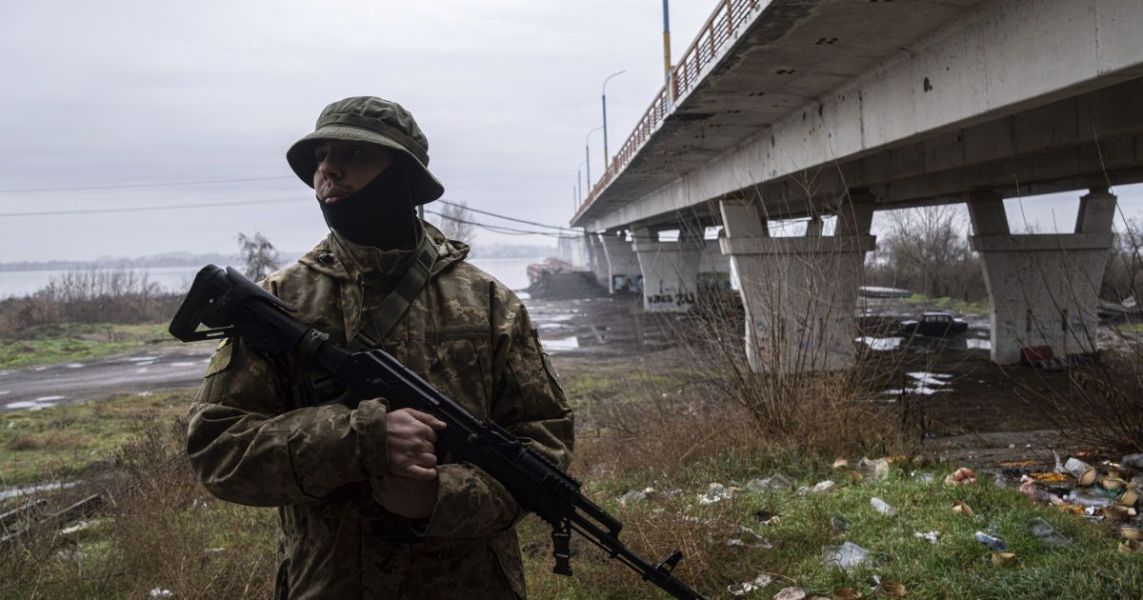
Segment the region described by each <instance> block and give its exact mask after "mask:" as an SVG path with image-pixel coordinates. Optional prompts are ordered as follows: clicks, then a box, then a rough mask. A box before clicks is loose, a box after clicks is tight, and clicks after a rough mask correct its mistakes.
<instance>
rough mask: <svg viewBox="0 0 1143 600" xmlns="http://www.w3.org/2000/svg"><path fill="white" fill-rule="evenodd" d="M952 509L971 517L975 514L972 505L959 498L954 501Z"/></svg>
mask: <svg viewBox="0 0 1143 600" xmlns="http://www.w3.org/2000/svg"><path fill="white" fill-rule="evenodd" d="M952 511H953V512H954V513H956V514H958V515H964V516H966V517H971V516H972V515H973V513H972V507H971V506H969V505H968V504H966V503H965V502H964V501H963V500H957V501H956V502H953V505H952Z"/></svg>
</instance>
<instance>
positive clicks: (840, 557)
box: [822, 542, 870, 573]
mask: <svg viewBox="0 0 1143 600" xmlns="http://www.w3.org/2000/svg"><path fill="white" fill-rule="evenodd" d="M869 563H870V560H869V551H868V550H866V549H865V548H862V547H861V546H858V545H857V544H854V543H853V542H846V543H844V544H842V545H840V546H822V564H823V565H825V566H827V567H838V568H840V569H841V570H843V571H845V572H846V573H852V572H853V571H854V570H856V569H857V568H858V567H862V566H868V565H869Z"/></svg>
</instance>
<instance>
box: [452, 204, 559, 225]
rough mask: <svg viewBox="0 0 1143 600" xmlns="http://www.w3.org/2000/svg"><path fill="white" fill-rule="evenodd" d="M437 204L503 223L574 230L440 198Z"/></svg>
mask: <svg viewBox="0 0 1143 600" xmlns="http://www.w3.org/2000/svg"><path fill="white" fill-rule="evenodd" d="M439 202H441V203H443V204H448V205H449V206H457V207H460V208H463V209H465V210H468V211H471V212H474V213H477V214H481V215H488V216H490V217H496V218H497V219H504V220H505V221H514V222H516V223H523V224H525V225H533V226H536V227H546V228H548V229H558V230H560V231H575V230H574V229H569V228H567V227H560V226H559V225H548V224H545V223H537V222H535V221H526V220H524V219H517V218H515V217H509V216H506V215H500V214H496V213H494V212H489V211H486V210H480V209H479V208H472V207H471V206H468V205H467V204H460V203H458V202H451V201H449V200H445V199H443V198H441V199H440V200H439Z"/></svg>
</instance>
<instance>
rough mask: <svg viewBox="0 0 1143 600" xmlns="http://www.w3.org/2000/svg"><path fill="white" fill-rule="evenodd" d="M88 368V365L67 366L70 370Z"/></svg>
mask: <svg viewBox="0 0 1143 600" xmlns="http://www.w3.org/2000/svg"><path fill="white" fill-rule="evenodd" d="M86 366H87V365H85V364H83V363H68V364H67V368H69V369H82V368H84V367H86Z"/></svg>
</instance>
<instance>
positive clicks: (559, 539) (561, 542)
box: [552, 521, 572, 575]
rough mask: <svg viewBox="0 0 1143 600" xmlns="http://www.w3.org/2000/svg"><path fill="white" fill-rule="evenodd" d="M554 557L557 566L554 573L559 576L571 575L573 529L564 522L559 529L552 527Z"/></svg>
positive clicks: (553, 570) (553, 568)
mask: <svg viewBox="0 0 1143 600" xmlns="http://www.w3.org/2000/svg"><path fill="white" fill-rule="evenodd" d="M552 556H553V557H555V559H556V565H555V566H554V567H552V572H553V573H555V574H557V575H571V574H572V569H571V560H570V559H571V527H570V526H569V525H568V523H567V521H563V522H561V523H560V524H559V526H557V527H552Z"/></svg>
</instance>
